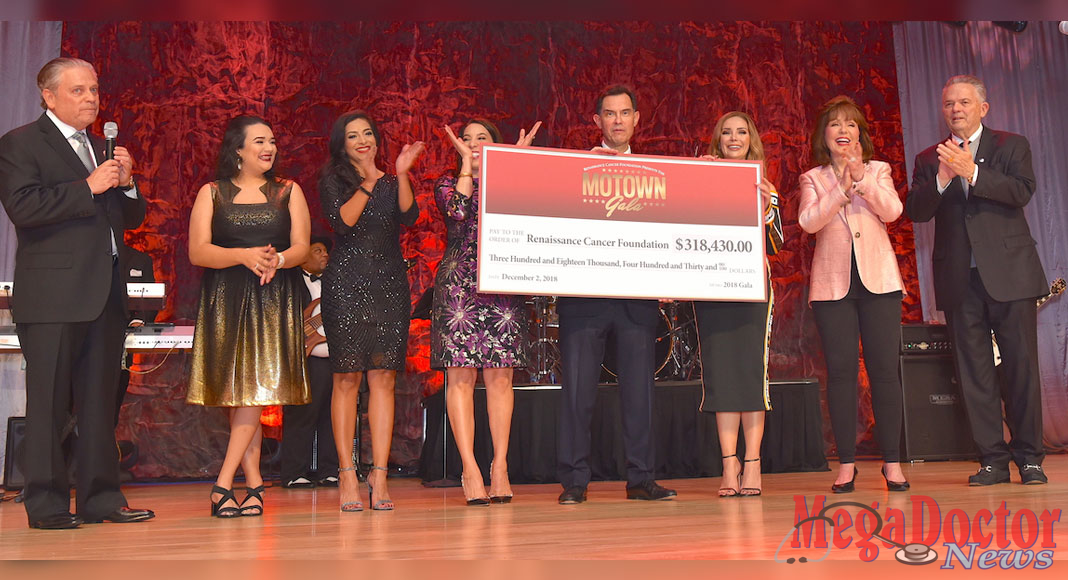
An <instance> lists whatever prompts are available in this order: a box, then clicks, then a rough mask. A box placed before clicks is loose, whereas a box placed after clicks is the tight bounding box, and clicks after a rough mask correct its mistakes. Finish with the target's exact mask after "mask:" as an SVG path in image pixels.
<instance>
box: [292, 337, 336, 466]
mask: <svg viewBox="0 0 1068 580" xmlns="http://www.w3.org/2000/svg"><path fill="white" fill-rule="evenodd" d="M307 366H308V383H309V385H310V386H311V402H310V403H308V404H307V405H286V406H284V407H282V450H281V454H282V466H281V476H282V483H285V482H288V481H293V480H294V479H296V478H298V477H308V476H309V475H310V474H311V466H312V454H313V450H317V458H318V461H317V462H316V463H317V466H316V471H317V476H318V478H319V479H322V478H324V477H327V476H330V475H333V476H336V475H337V469H338V464H337V446H335V445H334V428H333V425H332V424H331V422H330V401H331V400H332V399H333V396H332V395H333V392H334V374H333V372H332V371H331V370H330V359H329V358H322V357H317V356H309V357H308V358H307Z"/></svg>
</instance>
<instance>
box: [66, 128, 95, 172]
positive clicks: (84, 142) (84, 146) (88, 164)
mask: <svg viewBox="0 0 1068 580" xmlns="http://www.w3.org/2000/svg"><path fill="white" fill-rule="evenodd" d="M72 137H73V138H74V140H75V141H77V142H78V148H77V149H76V150H75V152H76V153H77V154H78V158H79V159H81V160H82V165H84V166H85V168H86V169H88V170H89V173H92V172H93V170H94V169H96V163H94V162H93V156H92V155H91V154H90V153H89V140H88V139H86V137H85V133H84V132H82V131H78V132H77V133H75V134H74V135H72Z"/></svg>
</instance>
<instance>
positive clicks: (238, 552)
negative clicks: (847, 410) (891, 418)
mask: <svg viewBox="0 0 1068 580" xmlns="http://www.w3.org/2000/svg"><path fill="white" fill-rule="evenodd" d="M858 466H859V469H860V476H859V478H858V480H857V492H856V493H853V494H847V495H840V496H832V495H831V494H830V493H829V487H830V484H831V482H832V480H833V472H823V473H789V474H772V475H765V476H764V495H763V496H762V497H759V498H731V499H720V498H718V497H716V489H717V487H718V486H719V480H718V479H684V480H672V481H662V482H661V483H663V484H666V485H667V486H669V487H673V488H675V489H677V490H678V492H679V497H678V498H677V499H675V500H674V501H665V502H640V501H628V500H626V499H625V496H624V489H623V483H622V482H594V483H593V484H592V485H591V486H590V494H589V501H588V502H587V503H585V504H581V505H577V506H560V505H557V503H556V497H557V495H558V494H559V492H560V487H559V486H558V485H555V484H554V485H516V486H513V487H514V491H515V493H516V497H515V500H514V501H513V503H511V504H509V505H491V506H489V507H467V506H466V505H464V502H463V499H462V498H463V494H462V492H461V490H460V489H459V488H449V489H428V488H424V487H423V486H422V485H421V484H420V482H419V481H418V480H417V479H399V478H398V479H393V480H391V486H392V494H393V498H394V500H395V501H396V503H397V506H398V507H397V509H396V510H395V511H393V512H371V511H365V512H362V513H348V514H343V513H340V512H339V511H338V492H337V490H336V489H316V490H286V489H282V488H281V487H274V488H271V489H269V490H268V492H267V496H266V498H267V511H266V515H265V516H263V517H259V518H238V519H234V520H218V519H213V518H211V517H208V491H209V488H210V484H208V483H181V484H143V485H130V486H128V487H126V488H125V490H126V494H127V497H128V498H129V501H130V504H131V505H132V506H134V507H146V508H151V509H154V510H155V511H156V514H157V517H156V518H155V519H154V520H152V521H150V522H145V523H138V524H99V525H85V526H83V527H82V528H81V529H77V530H61V531H51V530H31V529H29V528H28V527H27V526H26V516H25V511H24V510H23V507H22V506H21V505H19V504H16V503H14V502H11V501H7V502H4V503H2V504H0V558H3V559H8V560H21V559H32V560H64V559H79V560H97V559H100V560H138V559H157V560H158V559H167V560H174V559H178V560H200V561H204V560H208V561H214V560H261V559H284V560H285V559H299V560H314V561H320V562H325V561H335V560H347V559H369V560H397V559H433V560H451V559H471V560H571V559H584V560H691V559H698V560H741V561H749V562H752V561H765V562H766V563H769V564H774V559H775V554H776V548H777V547H778V546H779V543H780V541H782V539H783V538H784V537H785V536H786V535H787V534H789V533H790V532H791V530H792V527H793V524H794V521H795V507H796V505H797V501H796V500H795V495H794V494H807V501H808V506H809V509H810V510H811V509H812V508H811V505H812V503H811V502H812V501H813V500H814V496H815V495H821V494H822V495H825V496H828V497H827V503H832V502H834V501H836V500H848V501H857V502H862V503H866V504H869V505H871V504H872V502H878V507H877V511H878V512H879V514H880V515H882V516H884V517H886V516H887V508H899V509H901V510H902V511H903V513H904V518H905V524H906V526H905V529H906V530H907V531H908V532H907V536H908V539H909V540H910V539H911V530H912V526H913V523H914V522H913V511H912V510H913V504H914V503H915V502H917V501H918V498H917V497H916V496H927V497H929V498H931V500H933V502H937V507H938V509H939V512H938V514H936V516H935V517H936V518H943V519H944V518H946V517H947V514H948V513H949V511H950V510H952V509H954V508H959V509H960V510H963V513H964V514H966V515H967V517H968V518H970V519H971V520H973V521H974V519H975V515H976V513H977V512H979V510H982V509H988V510H991V511H994V510H996V509H997V508H998V506H999V505H1000V504H1001V503H1002V502H1005V503H1006V507H1007V508H1008V509H1009V510H1011V514H1010V515H1009V517H1008V520H1009V522H1010V523H1011V521H1012V520H1013V519H1014V518H1015V517H1016V514H1018V513H1021V510H1022V511H1024V512H1026V510H1031V512H1033V513H1034V514H1035V515H1036V516H1041V514H1042V512H1043V511H1044V510H1050V511H1051V512H1052V511H1053V510H1057V509H1059V508H1061V507H1062V506H1066V505H1068V502H1066V500H1068V456H1065V455H1053V456H1050V457H1048V458H1047V460H1046V463H1045V466H1046V471H1047V473H1048V474H1049V477H1050V479H1051V481H1052V483H1050V484H1049V485H1045V486H1022V485H1020V484H1019V483H1018V482H1019V478H1018V474H1017V473H1016V470H1015V467H1013V470H1012V478H1013V483H1011V484H1004V485H996V486H991V487H968V486H967V485H966V481H967V476H968V475H970V474H972V473H974V470H975V468H976V465H975V464H974V463H968V462H932V463H919V464H914V465H907V466H906V467H905V473H906V475H907V476H908V478H909V480H910V481H911V482H912V493H911V494H906V493H895V494H889V493H888V492H887V491H886V488H885V486H884V484H883V480H882V478H881V476H880V475H879V464H878V463H876V462H860V463H859V464H858ZM831 467H832V468H834V469H836V468H837V464H832V466H831ZM239 497H241V496H240V495H239ZM363 498H364V500H365V501H366V500H367V495H366V487H364V489H363ZM928 501H930V500H928ZM933 502H932V503H933ZM848 511H850V512H853V513H855V512H857V511H859V510H857V509H853V508H850V509H849V510H848ZM959 516H960V514H958V518H959ZM1026 520H1027V517H1024V521H1026ZM958 521H959V520H958ZM928 523H929V522H928ZM973 525H974V524H973ZM1061 525H1068V523H1066V524H1060V523H1059V522H1057V523H1056V524H1054V527H1053V531H1052V538H1053V539H1054V540H1056V539H1057V538H1058V536H1060V535H1061V534H1059V533H1058V532H1060V526H1061ZM958 527H959V526H958ZM869 529H870V528H869ZM984 529H990V530H991V531H994V529H995V526H994V523H989V524H988V525H985V528H984ZM1024 529H1025V533H1023V534H1022V535H1023V536H1024V539H1026V536H1027V535H1028V534H1027V533H1026V529H1027V526H1026V525H1025V526H1024ZM851 533H852V534H853V536H852V537H853V538H854V540H856V539H858V538H859V537H860V534H859V533H857V532H856V531H855V529H854V528H850V529H849V530H846V531H845V532H843V535H845V536H849V534H851ZM1006 533H1009V537H1010V538H1011V533H1010V532H1006ZM944 535H945V526H943V532H942V537H940V538H939V539H938V540H936V541H934V542H929V543H932V544H934V547H935V549H936V550H937V551H938V553H939V555H940V558H939V562H936V563H935V565H930V566H923V567H921V568H922V569H923V570H930V571H936V570H937V569H938V568H939V566H940V565H941V564H942V563H943V562H942V561H943V560H944V559H945V555H946V551H947V550H946V547H945V546H944V545H943V542H945V539H944ZM830 537H831V532H830V530H828V538H830ZM1065 538H1066V539H1068V535H1066V536H1065ZM995 543H996V542H995ZM1040 543H1041V538H1039V542H1038V543H1036V544H1035V545H1034V546H1031V548H1032V550H1034V551H1038V550H1039V549H1041V548H1040V547H1039V544H1040ZM878 546H879V552H878V557H877V561H878V562H877V563H883V562H888V563H892V565H893V568H892V569H893V570H897V571H898V574H900V573H901V572H906V571H908V569H904V568H900V567H899V565H898V564H897V563H896V562H895V561H894V554H895V552H896V548H890V549H888V548H886V547H885V546H884V545H882V544H881V543H880V544H878ZM991 547H992V548H993V547H994V546H993V545H992V546H991ZM1012 547H1013V548H1016V547H1018V546H1016V545H1014V546H1012ZM1066 552H1068V551H1066ZM822 553H823V550H822V549H815V548H812V549H807V550H806V549H802V548H798V549H791V548H789V547H787V548H784V549H783V551H782V552H781V553H780V559H781V560H785V559H786V558H790V557H793V558H800V557H801V556H805V557H806V558H807V559H809V560H816V559H818V558H819V557H820V556H821V555H822ZM859 553H860V550H859V549H858V548H857V545H856V543H855V542H854V543H853V544H851V545H850V546H849V547H847V548H845V549H837V548H833V547H832V549H831V550H830V553H829V555H828V557H827V559H828V560H840V561H852V562H858V555H859ZM1062 553H1063V552H1062V551H1058V550H1055V549H1054V551H1053V558H1054V559H1055V560H1057V562H1056V564H1055V566H1056V567H1055V568H1054V570H1056V569H1057V568H1060V567H1062V566H1065V563H1064V562H1062V561H1061V560H1063V559H1065V558H1064V556H1063V555H1062ZM809 565H810V566H815V565H816V564H815V563H813V564H809ZM865 565H870V564H865ZM887 565H888V566H889V565H890V564H887ZM775 566H777V567H781V568H776V569H781V570H784V571H785V570H787V567H786V566H785V563H779V564H775ZM958 567H959V566H958ZM791 569H793V570H796V569H797V568H791ZM810 569H812V568H810ZM916 569H917V568H913V570H916ZM873 570H874V568H873ZM1029 571H1030V572H1031V573H1034V572H1035V571H1034V570H1029ZM910 574H911V572H910ZM513 576H514V575H513ZM514 577H516V578H517V577H519V576H514ZM510 580H514V578H512V579H510Z"/></svg>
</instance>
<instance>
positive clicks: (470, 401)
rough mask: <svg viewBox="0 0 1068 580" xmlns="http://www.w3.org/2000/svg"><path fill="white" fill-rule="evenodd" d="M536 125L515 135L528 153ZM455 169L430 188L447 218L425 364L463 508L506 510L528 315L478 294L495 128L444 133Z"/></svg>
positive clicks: (474, 125) (511, 302)
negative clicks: (487, 168) (478, 433)
mask: <svg viewBox="0 0 1068 580" xmlns="http://www.w3.org/2000/svg"><path fill="white" fill-rule="evenodd" d="M539 126H541V123H540V122H539V123H536V124H535V125H534V127H533V128H532V129H531V130H530V133H526V132H524V131H523V130H520V132H519V142H518V145H523V146H528V145H530V143H531V141H533V140H534V134H535V133H537V131H538V127H539ZM445 133H446V134H447V135H448V138H449V141H450V142H451V143H452V146H453V147H455V148H456V151H457V152H458V153H459V156H460V162H459V164H458V169H459V170H458V171H457V174H456V175H455V176H452V175H444V176H442V177H441V179H439V180H438V182H437V185H436V186H435V187H434V197H435V199H436V200H437V204H438V209H440V210H441V213H442V215H444V216H445V226H446V228H447V231H448V243H447V246H446V248H445V255H444V256H443V257H442V258H441V262H440V263H439V264H438V273H437V277H436V278H435V280H434V316H433V319H432V322H431V326H430V365H431V366H432V367H433V368H436V369H445V372H446V379H447V381H448V387H447V389H446V392H445V403H446V407H447V408H448V413H449V422H450V423H451V424H452V433H453V437H454V438H455V439H456V447H457V449H458V450H459V452H460V458H461V459H462V460H463V476H462V483H463V489H464V497H465V499H466V500H467V504H468V505H488V504H489V503H490V502H491V501H492V502H494V503H508V502H510V501H511V500H512V488H511V485H510V483H509V481H508V459H507V457H508V434H509V432H510V431H511V424H512V405H513V397H512V370H513V369H514V368H515V367H523V366H526V364H527V342H528V340H529V336H528V334H527V323H528V315H527V310H526V306H525V304H524V302H523V300H522V298H520V297H518V296H508V295H501V294H479V293H478V292H477V291H476V271H477V264H476V258H477V256H478V246H477V240H478V180H476V179H475V177H474V173H477V172H478V170H479V159H480V157H481V152H482V151H481V149H482V145H483V144H485V143H500V142H501V133H500V131H498V130H497V127H495V126H494V125H493V123H490V122H489V121H486V120H484V119H475V120H472V121H469V122H468V123H467V124H466V125H464V127H463V130H461V132H460V135H461V137H460V138H457V137H456V134H455V133H453V132H452V129H450V128H449V127H448V126H446V127H445ZM479 369H482V379H483V381H484V382H485V384H486V403H487V410H488V415H489V426H490V434H491V435H492V437H493V457H494V459H493V462H492V463H491V464H490V490H489V493H488V494H487V493H486V487H485V483H484V481H483V479H482V471H481V470H480V469H479V466H478V463H477V462H476V461H475V453H474V440H475V412H474V389H475V380H476V379H477V378H478V370H479Z"/></svg>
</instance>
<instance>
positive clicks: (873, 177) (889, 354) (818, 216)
mask: <svg viewBox="0 0 1068 580" xmlns="http://www.w3.org/2000/svg"><path fill="white" fill-rule="evenodd" d="M873 149H874V147H873V145H872V141H871V136H870V135H869V134H868V123H867V121H865V120H864V115H863V114H862V113H861V111H860V108H859V107H857V104H856V103H854V102H853V101H852V99H850V98H849V97H844V96H838V97H835V98H833V99H831V100H830V101H828V102H827V104H825V105H824V106H823V109H822V110H821V111H820V114H819V118H818V119H817V121H816V128H815V130H814V131H813V132H812V155H813V157H814V159H815V160H816V162H817V163H819V164H820V166H819V167H816V168H813V169H811V170H809V171H807V172H806V173H805V174H803V175H802V176H801V185H800V187H801V202H800V209H799V215H798V222H799V223H800V225H801V228H802V229H804V230H805V231H806V232H808V233H810V234H815V235H816V252H815V254H814V255H813V258H812V274H811V284H810V286H809V303H810V304H811V306H812V312H813V314H814V315H815V318H816V325H817V326H818V328H819V333H820V339H821V341H822V342H823V358H824V360H825V361H826V363H827V407H828V409H829V410H830V414H831V428H832V430H833V432H834V438H835V441H836V443H837V446H838V457H839V461H840V467H839V470H838V477H837V479H835V482H834V485H832V486H831V491H833V492H834V493H849V492H851V491H853V489H854V481H855V480H856V476H857V469H856V466H855V463H854V462H855V454H856V438H857V419H856V417H857V372H858V368H859V356H860V354H859V349H858V338H859V340H860V341H861V342H862V343H863V346H864V366H865V367H866V368H867V372H868V379H869V382H870V383H871V393H872V408H873V411H874V415H875V437H876V440H877V441H878V443H879V447H880V449H881V450H882V452H883V461H884V463H883V468H882V474H883V478H884V479H885V480H886V487H887V489H888V490H890V491H905V490H907V489H908V488H909V484H908V481H906V480H905V476H904V474H903V473H902V472H901V464H900V463H899V460H900V439H901V415H902V395H901V384H900V381H899V378H898V367H897V354H898V340H899V339H898V337H899V335H900V330H899V329H900V324H901V297H902V293H903V289H904V284H903V283H902V281H901V273H900V271H899V270H898V266H897V258H896V257H895V255H894V249H893V247H891V245H890V237H889V236H888V235H887V233H886V224H887V223H889V222H892V221H894V220H896V219H897V218H898V217H899V216H900V215H901V211H902V204H901V199H900V198H899V197H898V193H897V190H896V189H894V182H893V181H892V180H891V178H890V166H889V165H888V164H887V163H884V162H882V161H874V160H872V158H871V157H872V153H873Z"/></svg>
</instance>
